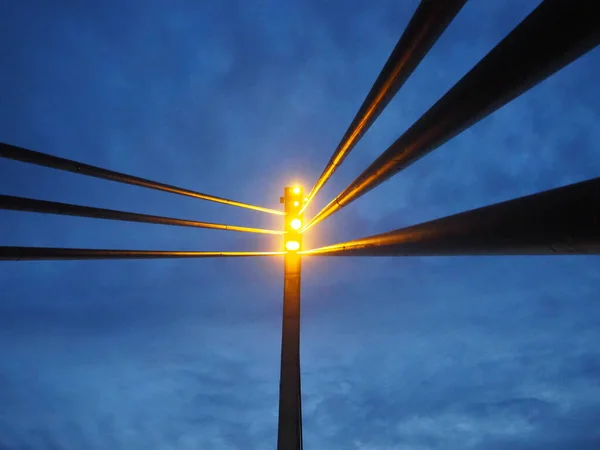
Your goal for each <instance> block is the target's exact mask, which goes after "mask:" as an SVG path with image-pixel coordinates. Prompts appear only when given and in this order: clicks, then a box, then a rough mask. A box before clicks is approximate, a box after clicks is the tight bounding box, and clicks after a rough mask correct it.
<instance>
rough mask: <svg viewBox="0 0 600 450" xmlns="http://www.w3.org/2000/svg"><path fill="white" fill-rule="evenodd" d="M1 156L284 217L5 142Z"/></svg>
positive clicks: (245, 204)
mask: <svg viewBox="0 0 600 450" xmlns="http://www.w3.org/2000/svg"><path fill="white" fill-rule="evenodd" d="M0 156H1V157H3V158H7V159H13V160H16V161H21V162H24V163H29V164H36V165H38V166H45V167H51V168H53V169H58V170H65V171H67V172H73V173H78V174H81V175H87V176H90V177H95V178H102V179H105V180H111V181H116V182H118V183H125V184H132V185H134V186H141V187H145V188H148V189H155V190H158V191H164V192H170V193H172V194H179V195H185V196H187V197H194V198H198V199H200V200H207V201H210V202H215V203H222V204H225V205H230V206H237V207H239V208H245V209H251V210H254V211H261V212H265V213H269V214H276V215H280V216H282V215H284V213H283V212H282V211H277V210H276V209H269V208H263V207H262V206H256V205H250V204H248V203H242V202H237V201H235V200H229V199H226V198H222V197H215V196H214V195H209V194H203V193H201V192H196V191H190V190H189V189H183V188H179V187H176V186H171V185H168V184H164V183H158V182H156V181H151V180H147V179H145V178H139V177H135V176H133V175H127V174H124V173H120V172H114V171H112V170H107V169H102V168H100V167H96V166H91V165H89V164H84V163H81V162H78V161H73V160H70V159H65V158H60V157H58V156H53V155H48V154H46V153H40V152H36V151H33V150H27V149H25V148H22V147H17V146H15V145H10V144H5V143H2V142H0Z"/></svg>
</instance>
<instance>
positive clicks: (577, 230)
mask: <svg viewBox="0 0 600 450" xmlns="http://www.w3.org/2000/svg"><path fill="white" fill-rule="evenodd" d="M302 254H306V255H324V256H458V255H598V254H600V178H594V179H591V180H588V181H583V182H581V183H576V184H571V185H568V186H564V187H560V188H557V189H552V190H549V191H544V192H540V193H537V194H533V195H528V196H526V197H520V198H517V199H514V200H509V201H506V202H502V203H496V204H495V205H489V206H485V207H483V208H478V209H473V210H470V211H466V212H463V213H460V214H455V215H453V216H449V217H443V218H440V219H436V220H432V221H430V222H425V223H422V224H419V225H414V226H411V227H408V228H402V229H399V230H395V231H390V232H389V233H383V234H378V235H375V236H370V237H366V238H363V239H358V240H355V241H350V242H343V243H340V244H335V245H331V246H327V247H323V248H318V249H314V250H309V251H306V252H302Z"/></svg>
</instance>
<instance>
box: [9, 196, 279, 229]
mask: <svg viewBox="0 0 600 450" xmlns="http://www.w3.org/2000/svg"><path fill="white" fill-rule="evenodd" d="M0 209H9V210H13V211H27V212H37V213H42V214H60V215H64V216H76V217H90V218H94V219H107V220H122V221H126V222H140V223H154V224H159V225H175V226H180V227H195V228H210V229H213V230H227V231H241V232H245V233H258V234H283V231H276V230H265V229H262V228H250V227H240V226H237V225H224V224H220V223H211V222H198V221H196V220H184V219H174V218H172V217H162V216H152V215H149V214H138V213H132V212H126V211H117V210H114V209H105V208H93V207H91V206H81V205H72V204H69V203H60V202H50V201H46V200H36V199H33V198H25V197H15V196H12V195H0Z"/></svg>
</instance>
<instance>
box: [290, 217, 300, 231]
mask: <svg viewBox="0 0 600 450" xmlns="http://www.w3.org/2000/svg"><path fill="white" fill-rule="evenodd" d="M301 226H302V221H301V220H300V219H292V221H291V222H290V227H292V229H293V230H299V229H300V227H301Z"/></svg>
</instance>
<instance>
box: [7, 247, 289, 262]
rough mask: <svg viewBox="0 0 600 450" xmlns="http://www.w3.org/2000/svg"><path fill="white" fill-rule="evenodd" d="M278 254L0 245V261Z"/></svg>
mask: <svg viewBox="0 0 600 450" xmlns="http://www.w3.org/2000/svg"><path fill="white" fill-rule="evenodd" d="M279 255H283V252H181V251H164V250H104V249H102V250H99V249H89V248H55V247H5V246H2V247H0V261H42V260H44V261H45V260H75V259H165V258H232V257H248V256H279Z"/></svg>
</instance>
